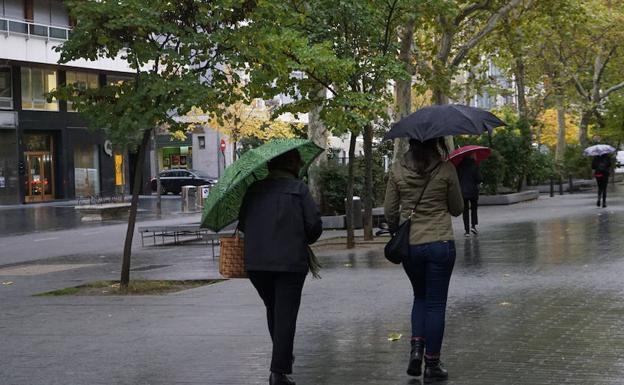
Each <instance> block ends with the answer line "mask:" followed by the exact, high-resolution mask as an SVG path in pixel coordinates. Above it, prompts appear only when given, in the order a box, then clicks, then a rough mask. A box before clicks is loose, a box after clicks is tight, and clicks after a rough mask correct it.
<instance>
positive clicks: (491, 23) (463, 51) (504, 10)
mask: <svg viewBox="0 0 624 385" xmlns="http://www.w3.org/2000/svg"><path fill="white" fill-rule="evenodd" d="M522 2H523V0H510V1H509V2H508V3H507V5H505V6H504V7H501V8H500V9H499V10H498V12H496V13H494V14H493V15H492V16H490V18H489V19H488V21H487V23H486V24H485V26H484V27H483V29H481V30H480V31H479V32H477V34H475V35H474V36H473V37H472V38H471V39H470V40H468V42H467V43H466V44H464V45H463V46H462V47H460V48H459V52H457V55H455V58H453V60H452V61H451V66H453V67H456V66H458V65H459V64H460V63H461V62H462V61H463V60H464V58H465V57H466V55H467V54H468V52H469V51H470V50H471V49H473V48H474V47H475V46H476V45H477V44H479V42H480V41H481V40H483V38H484V37H485V36H487V35H488V34H489V33H490V32H492V30H493V29H494V28H495V27H496V24H497V23H498V21H499V20H500V18H501V17H504V16H505V15H507V14H508V13H509V12H510V11H511V10H512V9H514V8H515V7H517V6H518V5H520V4H521V3H522Z"/></svg>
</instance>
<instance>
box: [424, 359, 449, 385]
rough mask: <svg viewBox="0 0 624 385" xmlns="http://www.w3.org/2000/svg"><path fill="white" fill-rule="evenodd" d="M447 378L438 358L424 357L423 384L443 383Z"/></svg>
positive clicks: (446, 373)
mask: <svg viewBox="0 0 624 385" xmlns="http://www.w3.org/2000/svg"><path fill="white" fill-rule="evenodd" d="M447 378H448V372H447V371H446V369H444V368H443V367H442V364H441V363H440V359H439V358H427V357H425V377H424V379H425V383H431V382H434V381H444V380H446V379H447Z"/></svg>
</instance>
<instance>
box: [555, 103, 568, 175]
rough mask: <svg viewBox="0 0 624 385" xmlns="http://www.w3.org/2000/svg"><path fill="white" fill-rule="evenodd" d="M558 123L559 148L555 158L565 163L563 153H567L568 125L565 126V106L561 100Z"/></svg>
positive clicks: (558, 108) (558, 109) (558, 107)
mask: <svg viewBox="0 0 624 385" xmlns="http://www.w3.org/2000/svg"><path fill="white" fill-rule="evenodd" d="M557 124H558V126H559V128H558V131H557V149H556V151H555V160H556V161H557V163H559V164H561V163H563V155H564V154H565V147H566V127H565V108H564V107H563V106H562V101H561V100H559V106H557Z"/></svg>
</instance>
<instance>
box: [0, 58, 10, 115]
mask: <svg viewBox="0 0 624 385" xmlns="http://www.w3.org/2000/svg"><path fill="white" fill-rule="evenodd" d="M11 85H12V81H11V67H0V109H9V110H10V109H13V89H12V88H11Z"/></svg>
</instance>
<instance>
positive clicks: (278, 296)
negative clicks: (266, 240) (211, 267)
mask: <svg viewBox="0 0 624 385" xmlns="http://www.w3.org/2000/svg"><path fill="white" fill-rule="evenodd" d="M248 275H249V279H250V280H251V283H252V285H254V287H255V288H256V290H257V291H258V294H260V298H262V301H263V302H264V306H266V312H267V323H268V326H269V333H270V334H271V340H272V341H273V355H272V358H271V371H272V372H275V373H283V374H290V373H292V361H293V342H294V340H295V330H296V326H297V314H298V313H299V304H300V303H301V291H302V289H303V283H304V281H305V278H306V274H305V273H287V272H273V271H249V272H248Z"/></svg>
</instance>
